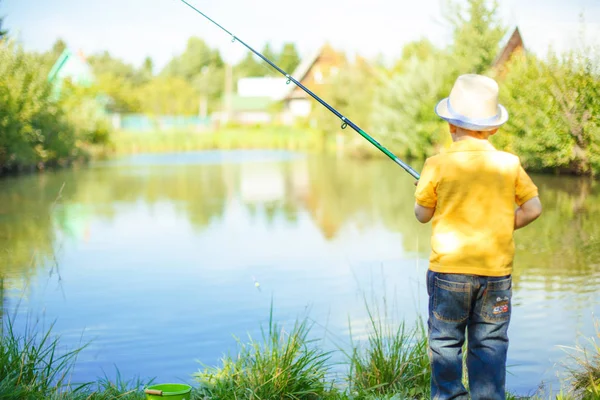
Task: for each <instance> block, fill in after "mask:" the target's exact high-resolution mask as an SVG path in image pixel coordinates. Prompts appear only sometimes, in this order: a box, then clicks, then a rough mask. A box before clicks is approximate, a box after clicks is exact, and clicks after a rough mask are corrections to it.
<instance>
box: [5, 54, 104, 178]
mask: <svg viewBox="0 0 600 400" xmlns="http://www.w3.org/2000/svg"><path fill="white" fill-rule="evenodd" d="M38 61H39V59H38V58H37V57H36V56H35V55H31V54H28V53H25V52H24V51H23V50H22V49H21V48H19V47H17V46H15V45H14V44H13V43H10V42H9V43H5V44H2V45H0V174H1V173H2V172H6V171H14V170H20V169H22V168H32V167H34V166H43V165H46V164H49V165H53V164H65V163H68V162H70V161H72V160H74V159H77V158H81V157H85V156H86V152H85V147H86V145H87V144H91V143H104V142H105V141H106V140H107V138H108V129H109V128H108V125H106V123H105V121H104V120H103V116H102V115H101V114H99V112H98V107H99V105H98V103H97V102H96V100H97V99H96V97H95V92H93V91H90V90H85V89H75V88H73V87H72V86H70V85H66V86H67V87H70V88H71V89H69V90H66V91H65V94H64V95H63V96H62V97H61V98H60V99H57V98H55V97H54V94H53V91H52V86H51V85H50V84H49V83H48V82H47V80H46V75H45V73H44V70H40V67H39V63H38Z"/></svg>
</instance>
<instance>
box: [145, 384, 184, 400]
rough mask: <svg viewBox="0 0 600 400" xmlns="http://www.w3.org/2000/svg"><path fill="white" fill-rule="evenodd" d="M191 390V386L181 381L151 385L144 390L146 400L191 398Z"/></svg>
mask: <svg viewBox="0 0 600 400" xmlns="http://www.w3.org/2000/svg"><path fill="white" fill-rule="evenodd" d="M191 392H192V387H191V386H189V385H184V384H181V383H163V384H160V385H152V386H148V387H147V388H146V389H145V390H144V393H146V399H147V400H159V399H163V400H190V399H191V398H192V397H191Z"/></svg>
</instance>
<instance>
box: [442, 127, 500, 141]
mask: <svg viewBox="0 0 600 400" xmlns="http://www.w3.org/2000/svg"><path fill="white" fill-rule="evenodd" d="M450 133H451V134H452V141H453V142H460V141H462V140H477V141H482V140H486V141H487V140H488V138H489V137H490V136H491V135H493V133H492V132H491V131H470V130H467V129H463V128H458V127H457V128H456V130H455V131H454V132H452V131H451V132H450ZM494 133H495V132H494Z"/></svg>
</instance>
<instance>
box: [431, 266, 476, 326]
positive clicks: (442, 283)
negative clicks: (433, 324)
mask: <svg viewBox="0 0 600 400" xmlns="http://www.w3.org/2000/svg"><path fill="white" fill-rule="evenodd" d="M470 303H471V284H470V283H468V282H452V281H448V280H445V279H441V278H439V277H437V276H436V277H435V279H434V285H433V315H435V317H436V318H437V319H439V320H441V321H447V322H464V321H466V320H467V318H468V317H469V312H470Z"/></svg>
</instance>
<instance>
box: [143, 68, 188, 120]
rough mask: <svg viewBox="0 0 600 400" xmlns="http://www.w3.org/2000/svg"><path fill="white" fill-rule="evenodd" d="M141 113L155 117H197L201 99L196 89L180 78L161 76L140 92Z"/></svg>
mask: <svg viewBox="0 0 600 400" xmlns="http://www.w3.org/2000/svg"><path fill="white" fill-rule="evenodd" d="M139 95H140V96H139V99H140V106H141V111H142V112H144V113H148V114H153V115H195V114H197V113H198V106H199V99H198V95H197V92H196V91H195V90H194V88H193V87H192V86H191V85H190V84H189V83H188V82H187V81H185V80H184V79H182V78H179V77H166V76H159V77H156V78H154V79H152V80H151V81H150V82H149V83H147V84H146V85H144V86H143V87H142V88H141V89H140V92H139Z"/></svg>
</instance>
